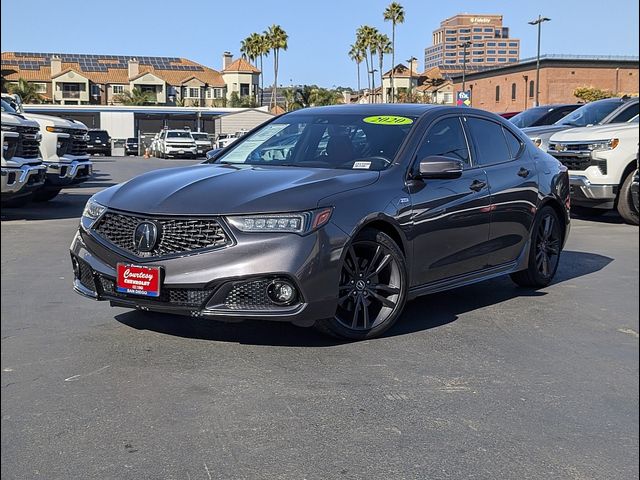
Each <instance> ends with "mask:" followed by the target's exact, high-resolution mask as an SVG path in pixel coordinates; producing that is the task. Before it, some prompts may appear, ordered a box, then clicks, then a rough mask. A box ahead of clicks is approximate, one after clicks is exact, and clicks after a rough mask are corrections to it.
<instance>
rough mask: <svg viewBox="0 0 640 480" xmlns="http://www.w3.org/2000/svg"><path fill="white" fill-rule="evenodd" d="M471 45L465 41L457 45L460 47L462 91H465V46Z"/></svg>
mask: <svg viewBox="0 0 640 480" xmlns="http://www.w3.org/2000/svg"><path fill="white" fill-rule="evenodd" d="M470 46H471V42H469V41H466V42H463V43H461V44H460V45H458V47H460V48H462V91H463V92H466V91H467V90H466V88H465V87H466V78H465V77H466V74H467V48H469V47H470Z"/></svg>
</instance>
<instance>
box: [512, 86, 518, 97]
mask: <svg viewBox="0 0 640 480" xmlns="http://www.w3.org/2000/svg"><path fill="white" fill-rule="evenodd" d="M517 93H518V87H517V86H516V84H515V83H512V84H511V100H515V99H516V96H517Z"/></svg>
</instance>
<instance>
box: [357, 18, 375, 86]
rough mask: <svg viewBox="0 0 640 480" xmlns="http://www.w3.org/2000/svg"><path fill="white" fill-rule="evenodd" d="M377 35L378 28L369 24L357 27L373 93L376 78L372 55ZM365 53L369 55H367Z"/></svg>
mask: <svg viewBox="0 0 640 480" xmlns="http://www.w3.org/2000/svg"><path fill="white" fill-rule="evenodd" d="M378 35H379V32H378V29H377V28H375V27H371V26H369V25H363V26H362V27H360V28H359V29H358V33H357V38H358V39H359V41H360V44H361V46H362V47H363V49H364V51H365V58H367V73H369V78H370V79H371V81H370V84H369V85H370V89H371V94H373V92H374V90H375V89H376V80H375V76H374V73H375V72H374V71H373V70H374V68H373V65H374V63H373V57H374V55H375V54H376V53H377V46H376V40H377V37H378ZM367 54H368V55H369V57H367Z"/></svg>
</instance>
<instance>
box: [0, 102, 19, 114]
mask: <svg viewBox="0 0 640 480" xmlns="http://www.w3.org/2000/svg"><path fill="white" fill-rule="evenodd" d="M2 111H3V112H5V113H16V111H15V110H14V109H13V107H12V106H11V105H9V104H8V103H7V102H5V101H4V100H2Z"/></svg>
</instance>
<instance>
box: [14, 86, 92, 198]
mask: <svg viewBox="0 0 640 480" xmlns="http://www.w3.org/2000/svg"><path fill="white" fill-rule="evenodd" d="M2 99H3V100H5V101H7V100H8V102H7V103H9V104H10V105H11V107H12V108H14V109H15V110H16V111H17V112H18V113H20V114H21V115H22V116H23V117H24V118H26V119H28V120H33V121H35V122H36V123H37V124H38V126H39V127H40V133H41V134H42V140H41V142H40V154H41V156H42V162H43V164H44V165H45V166H46V167H47V174H46V180H45V183H44V186H42V187H41V188H39V189H38V190H36V191H35V192H34V193H33V200H35V201H39V202H46V201H48V200H51V199H53V198H55V197H56V196H57V195H58V193H60V190H62V188H63V187H68V186H71V185H76V184H79V183H82V182H86V181H87V180H88V179H89V178H90V177H91V175H92V172H93V164H92V162H91V161H90V160H89V155H88V153H87V141H88V140H89V136H88V135H87V127H86V126H85V125H84V124H83V123H81V122H78V121H76V120H71V119H66V118H60V117H53V116H50V115H39V114H35V113H25V112H24V109H23V108H22V100H21V99H20V97H19V96H17V95H13V96H12V95H7V94H3V95H2Z"/></svg>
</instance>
